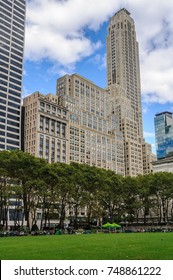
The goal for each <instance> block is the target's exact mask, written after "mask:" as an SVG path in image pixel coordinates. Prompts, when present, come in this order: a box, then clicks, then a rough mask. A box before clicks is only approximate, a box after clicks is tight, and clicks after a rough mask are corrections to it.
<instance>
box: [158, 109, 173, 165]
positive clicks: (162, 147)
mask: <svg viewBox="0 0 173 280" xmlns="http://www.w3.org/2000/svg"><path fill="white" fill-rule="evenodd" d="M154 125H155V137H156V153H157V159H158V160H160V159H162V158H167V157H170V156H173V114H172V113H171V112H162V113H159V114H156V115H155V118H154Z"/></svg>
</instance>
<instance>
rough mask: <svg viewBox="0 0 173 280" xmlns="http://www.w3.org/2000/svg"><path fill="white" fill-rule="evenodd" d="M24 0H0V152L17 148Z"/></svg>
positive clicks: (19, 117)
mask: <svg viewBox="0 0 173 280" xmlns="http://www.w3.org/2000/svg"><path fill="white" fill-rule="evenodd" d="M24 29H25V0H0V149H3V150H4V149H5V150H12V149H20V146H21V144H20V142H21V139H20V138H21V133H20V126H21V125H20V124H21V94H22V76H23V54H24Z"/></svg>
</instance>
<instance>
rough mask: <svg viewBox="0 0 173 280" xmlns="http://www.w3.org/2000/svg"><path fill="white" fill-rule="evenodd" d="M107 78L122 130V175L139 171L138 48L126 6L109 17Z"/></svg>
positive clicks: (140, 118)
mask: <svg viewBox="0 0 173 280" xmlns="http://www.w3.org/2000/svg"><path fill="white" fill-rule="evenodd" d="M107 81H108V88H109V91H110V95H111V96H112V98H113V100H114V101H112V110H113V111H114V112H115V114H117V117H118V118H119V130H120V131H122V132H123V136H124V145H125V153H124V155H125V159H124V160H125V169H126V175H132V176H136V175H137V174H142V173H143V159H142V142H143V129H142V109H141V107H142V106H141V90H140V69H139V50H138V42H137V41H136V32H135V23H134V20H133V19H132V18H131V16H130V13H129V12H128V11H127V10H126V9H124V8H123V9H121V10H120V11H118V12H117V13H116V14H115V15H114V16H113V17H112V18H111V19H110V23H109V28H108V36H107Z"/></svg>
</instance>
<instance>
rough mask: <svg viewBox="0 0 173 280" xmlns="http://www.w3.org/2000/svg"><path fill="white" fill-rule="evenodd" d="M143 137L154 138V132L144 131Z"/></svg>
mask: <svg viewBox="0 0 173 280" xmlns="http://www.w3.org/2000/svg"><path fill="white" fill-rule="evenodd" d="M144 137H146V138H154V137H155V134H154V133H153V132H147V131H144Z"/></svg>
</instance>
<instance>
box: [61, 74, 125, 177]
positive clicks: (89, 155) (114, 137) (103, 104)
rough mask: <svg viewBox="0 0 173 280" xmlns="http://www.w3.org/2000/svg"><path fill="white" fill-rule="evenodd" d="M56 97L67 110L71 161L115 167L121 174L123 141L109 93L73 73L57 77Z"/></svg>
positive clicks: (108, 167) (112, 168) (122, 170)
mask: <svg viewBox="0 0 173 280" xmlns="http://www.w3.org/2000/svg"><path fill="white" fill-rule="evenodd" d="M57 96H61V97H63V98H64V101H65V105H66V106H67V107H68V109H69V137H70V139H69V140H70V155H69V156H70V162H78V163H87V164H89V165H91V166H96V167H101V168H105V169H110V170H114V171H115V172H116V173H118V174H122V175H124V174H125V173H124V172H125V169H124V143H123V138H122V132H120V131H119V129H118V126H117V121H118V119H116V115H115V114H114V113H112V112H111V111H110V108H111V107H110V94H109V92H108V91H107V90H105V89H103V88H100V87H98V86H96V85H95V84H94V83H93V82H91V81H90V80H88V79H85V78H84V77H82V76H80V75H77V74H73V75H65V76H63V77H61V78H59V79H58V80H57Z"/></svg>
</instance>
